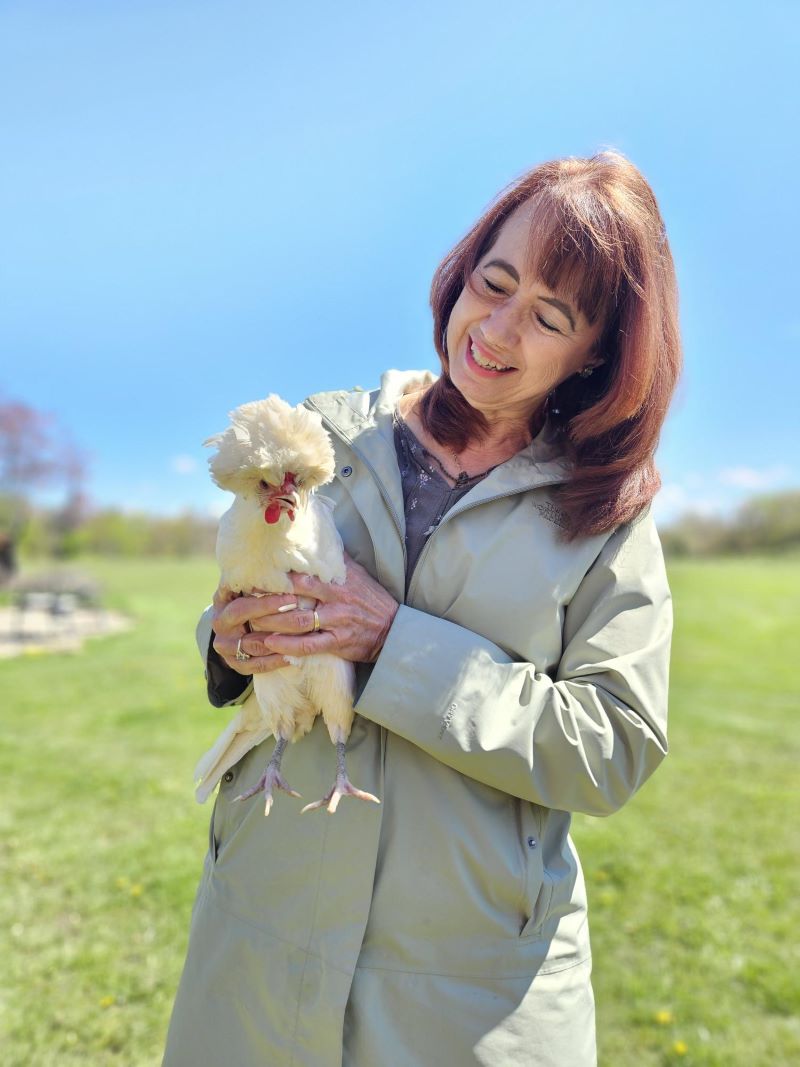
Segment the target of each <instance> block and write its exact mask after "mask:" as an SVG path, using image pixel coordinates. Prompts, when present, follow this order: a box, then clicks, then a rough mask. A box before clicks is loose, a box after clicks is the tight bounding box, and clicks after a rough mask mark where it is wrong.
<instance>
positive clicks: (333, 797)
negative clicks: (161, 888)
mask: <svg viewBox="0 0 800 1067" xmlns="http://www.w3.org/2000/svg"><path fill="white" fill-rule="evenodd" d="M230 420H231V425H230V426H229V427H228V429H226V430H225V431H224V432H223V433H220V434H217V435H216V436H214V437H210V438H209V439H208V440H207V441H206V442H204V443H205V444H206V445H211V446H215V447H216V449H217V452H216V454H215V455H214V456H212V457H211V459H210V460H209V468H210V470H211V476H212V478H213V479H214V481H215V482H216V483H217V485H218V486H220V488H221V489H226V490H230V491H231V492H232V493H234V494H235V500H234V502H233V504H232V506H231V507H230V509H229V510H228V511H227V512H226V513H225V514H224V515H223V516H222V519H221V520H220V524H219V532H218V536H217V562H218V563H219V566H220V570H221V577H220V581H221V584H222V585H223V586H227V587H228V588H229V589H231V590H232V591H233V592H234V593H240V594H245V595H249V594H253V593H256V594H258V593H263V592H265V591H267V592H270V593H287V592H288V593H291V592H292V584H291V581H290V579H289V577H288V572H289V571H297V572H299V573H301V574H311V575H315V576H317V577H318V578H320V579H321V580H322V581H324V582H336V583H342V582H344V580H345V563H344V550H343V546H342V540H341V537H340V536H339V532H338V530H337V529H336V526H335V525H334V521H333V506H334V505H333V501H331V500H329V499H328V498H327V497H324V496H321V495H319V494H317V493H316V492H315V490H316V489H317V488H318V487H319V486H321V485H324V484H325V483H326V482H329V481H330V480H331V478H332V477H333V472H334V453H333V446H332V444H331V441H330V438H329V436H328V434H327V432H326V430H325V429H324V427H323V425H322V420H321V418H320V416H319V415H318V414H317V413H316V412H313V411H310V410H309V409H307V408H305V407H303V406H302V405H298V406H297V407H294V408H293V407H291V406H290V405H289V404H287V403H286V402H285V401H284V400H281V399H280V397H278V396H275V395H272V396H269V397H267V399H266V400H257V401H254V402H252V403H249V404H243V405H242V406H241V407H239V408H237V409H236V410H235V411H233V412H231V413H230ZM297 600H298V606H299V607H300V608H304V609H306V610H308V609H311V608H315V607H316V601H314V600H309V599H308V598H303V597H298V598H297ZM354 677H355V672H354V667H353V664H352V663H350V662H348V661H347V660H344V659H341V658H340V657H339V656H335V655H332V654H328V653H324V654H317V655H310V656H303V657H298V658H296V659H290V661H289V663H288V664H287V666H285V667H281V668H280V669H278V670H275V671H270V672H267V673H256V674H255V675H254V678H253V683H254V692H255V700H254V699H253V698H252V697H251V698H250V699H248V700H247V701H246V702H245V703H244V704H243V705H242V706H241V708H240V709H239V710H238V712H237V714H236V716H235V717H234V718H233V720H232V721H231V722H230V723H229V725H228V727H227V728H226V729H225V731H224V732H223V733H222V734H221V736H220V737H219V738H218V739H217V741H216V743H215V744H214V745H213V747H212V748H211V749H210V750H209V751H208V752H207V753H206V754H205V755H204V756H203V757H202V758H201V759H200V762H199V763H198V764H197V767H196V769H195V781H196V782H198V783H199V784H198V786H197V790H196V793H195V795H196V797H197V800H198V801H199V802H200V803H203V801H205V800H206V798H207V797H208V796H209V795H210V793H211V792H212V791H213V789H214V787H215V786H216V785H217V783H218V782H219V780H220V779H221V778H222V776H223V774H225V772H226V771H227V770H228V769H229V768H230V767H232V766H233V765H234V764H235V763H237V762H238V761H239V760H240V759H241V758H242V756H244V755H245V753H247V752H249V751H250V749H251V748H253V747H254V746H255V745H258V744H260V743H261V742H262V741H264V740H266V738H268V737H269V736H270V735H271V734H272V735H274V737H275V742H276V743H275V748H274V750H273V753H272V757H271V759H270V761H269V763H268V764H267V767H266V770H265V771H264V774H263V775H262V776H261V778H260V779H259V781H258V782H257V783H256V785H255V786H253V788H252V789H249V790H248V791H247V792H245V793H243V794H242V795H241V796H240V797H237V798H236V799H237V800H245V799H247V798H248V797H251V796H254V795H255V794H257V793H261V792H263V794H264V798H265V805H264V814H265V815H269V812H270V809H271V807H272V803H273V795H272V794H273V790H274V789H276V788H278V789H282V790H284V791H285V792H287V793H289V794H291V795H292V796H295V797H297V796H299V795H300V794H299V793H296V792H295V791H294V790H293V789H291V788H290V786H289V784H288V783H287V782H286V780H285V779H284V777H283V775H282V773H281V760H282V758H283V753H284V750H285V748H286V745H287V744H288V743H289V742H290V741H297V740H298V738H300V737H302V736H303V735H304V734H306V733H308V731H309V730H310V729H311V727H312V726H313V724H314V720H315V718H316V716H317V715H318V714H320V712H321V713H322V717H323V720H324V722H325V725H326V726H327V728H328V733H329V734H330V738H331V741H332V742H333V743H334V744H335V745H336V751H337V770H336V778H335V781H334V784H333V786H332V788H331V789H330V790H329V792H328V793H327V794H326V795H325V796H324V797H323V798H322V799H321V800H318V801H316V802H315V803H313V804H307V805H306V807H304V808H303V812H306V811H311V810H314V809H316V808H321V807H326V808H327V810H328V811H329V812H330V813H331V814H332V813H333V812H335V811H336V808H337V806H338V803H339V800H340V799H341V797H343V796H354V797H358V798H359V799H361V800H371V801H374V802H375V803H376V804H378V803H380V801H379V800H378V798H377V797H375V796H373V795H372V794H371V793H365V792H363V791H362V790H360V789H356V788H355V786H353V785H352V783H351V782H350V779H349V778H348V776H347V770H346V767H345V747H346V743H347V739H348V737H349V736H350V728H351V726H352V723H353V717H354V714H355V712H354V710H353V693H354Z"/></svg>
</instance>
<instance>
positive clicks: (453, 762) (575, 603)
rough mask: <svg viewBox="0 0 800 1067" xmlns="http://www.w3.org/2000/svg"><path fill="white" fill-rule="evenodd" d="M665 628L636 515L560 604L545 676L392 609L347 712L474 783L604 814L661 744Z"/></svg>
mask: <svg viewBox="0 0 800 1067" xmlns="http://www.w3.org/2000/svg"><path fill="white" fill-rule="evenodd" d="M671 632H672V605H671V598H670V592H669V587H668V585H667V579H666V573H665V569H664V561H663V556H662V553H661V546H660V544H659V540H658V535H657V534H656V531H655V526H654V524H653V522H652V519H651V518H650V517H649V515H648V516H645V517H644V518H641V519H638V520H636V521H635V522H634V523H632V524H629V525H627V526H623V527H620V529H618V530H617V531H615V533H614V534H613V535H612V536H611V537H610V538H609V540H608V541H607V542H606V545H605V546H604V548H603V550H602V551H601V553H600V555H599V556H598V557H597V559H596V560H595V562H594V564H593V565H592V567H591V568H590V570H589V571H588V572H587V573H586V575H585V577H584V579H583V580H582V582H581V584H580V586H579V587H578V589H577V591H576V592H575V594H574V596H573V598H572V600H571V602H570V603H569V605H568V606H567V608H566V611H565V617H564V626H563V653H562V656H561V660H560V662H559V664H558V667H557V670H556V671H555V672H554V673H553V676H552V677H551V676H550V675H549V674H546V673H542V672H541V671H539V670H537V667H536V664H534V663H525V662H515V661H513V660H512V659H511V658H510V657H509V656H508V655H507V653H506V652H504V651H503V650H502V649H501V648H500V647H498V646H497V645H495V644H493V643H492V642H491V641H489V640H487V639H486V638H484V637H482V636H480V635H478V634H476V633H473V632H472V631H471V630H467V629H465V628H463V627H462V626H459V625H457V624H456V623H453V622H449V621H448V620H446V619H441V618H437V617H436V616H433V615H428V614H426V613H424V612H421V611H418V610H416V609H414V608H410V607H408V606H407V605H403V606H401V608H400V610H399V611H398V613H397V616H396V618H395V621H394V623H393V625H392V627H391V630H390V631H389V635H388V639H387V641H386V643H385V645H384V647H383V649H382V651H381V654H380V655H379V657H378V660H377V662H376V664H375V666H374V669H373V671H372V674H371V675H370V677H369V679H368V681H367V684H366V686H365V688H364V691H363V692H362V694H361V697H360V699H359V701H358V704H357V706H356V710H357V711H358V712H359V713H360V714H361V715H364V716H365V717H366V718H368V719H371V720H372V721H373V722H376V723H378V724H380V725H381V726H384V727H386V728H387V729H389V730H392V731H393V732H394V733H397V734H399V735H400V736H401V737H404V738H406V739H407V740H408V741H411V742H412V743H413V744H415V745H417V746H419V748H421V749H423V751H425V752H427V753H428V754H429V755H431V756H433V757H434V758H436V759H437V760H440V761H441V762H442V763H445V764H447V765H448V766H449V767H452V768H454V769H455V770H457V771H460V772H461V773H462V774H465V775H468V776H469V777H471V778H475V779H477V780H478V781H480V782H483V783H485V784H486V785H489V786H493V787H494V788H496V789H500V790H502V791H504V792H506V793H511V794H513V795H515V796H518V797H521V798H523V799H525V800H529V801H533V802H534V803H536V804H541V805H544V806H546V807H549V808H557V809H561V810H565V811H581V812H586V813H588V814H591V815H608V814H611V813H612V812H613V811H616V810H617V809H618V808H620V807H621V806H622V805H623V804H624V803H625V801H626V800H627V799H628V798H629V797H630V796H631V795H632V794H633V793H634V792H635V791H636V790H637V789H638V788H639V786H640V785H641V784H642V783H643V782H644V781H645V780H646V779H647V778H648V777H649V776H650V775H651V774H652V772H653V771H654V770H655V768H656V767H657V766H658V764H659V763H660V762H661V760H662V759H663V758H664V756H665V755H666V753H667V740H666V718H667V686H668V673H669V649H670V638H671Z"/></svg>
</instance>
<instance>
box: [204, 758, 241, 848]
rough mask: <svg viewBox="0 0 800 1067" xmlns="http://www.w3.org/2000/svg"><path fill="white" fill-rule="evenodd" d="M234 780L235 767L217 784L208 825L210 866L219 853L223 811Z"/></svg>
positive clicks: (221, 838) (223, 823) (223, 819)
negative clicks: (217, 788)
mask: <svg viewBox="0 0 800 1067" xmlns="http://www.w3.org/2000/svg"><path fill="white" fill-rule="evenodd" d="M235 778H236V768H235V767H234V768H231V769H230V770H229V771H226V772H225V774H223V776H222V780H221V781H220V783H219V790H218V791H217V795H216V796H215V797H214V807H213V809H212V811H211V819H210V820H209V823H208V854H209V856H210V857H211V864H212V866H214V865H216V862H217V859H218V857H219V851H220V848H221V846H222V843H223V831H224V825H225V811H226V809H227V807H228V804H229V803H230V801H229V800H228V796H229V791H230V789H231V788H232V783H233V782H234V780H235Z"/></svg>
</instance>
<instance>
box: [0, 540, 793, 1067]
mask: <svg viewBox="0 0 800 1067" xmlns="http://www.w3.org/2000/svg"><path fill="white" fill-rule="evenodd" d="M92 570H93V571H94V572H95V573H96V574H98V576H99V577H101V579H102V580H103V581H104V582H105V584H106V588H107V591H108V600H109V602H110V603H111V604H112V605H113V606H117V607H120V608H122V609H123V610H126V611H128V612H129V613H131V614H133V615H134V616H135V617H136V619H137V620H138V625H137V627H136V628H135V629H134V630H132V631H131V632H129V633H126V634H122V635H119V636H116V637H111V638H107V639H104V640H98V641H94V642H90V643H89V644H88V646H87V647H86V649H85V650H84V652H83V653H81V654H79V655H59V656H37V657H32V656H28V657H23V658H21V659H18V660H14V661H5V662H2V663H0V691H2V694H3V697H2V699H3V717H2V727H0V760H1V761H2V762H0V766H1V767H2V769H3V772H4V773H3V777H4V787H5V790H4V795H5V798H6V799H5V804H4V806H3V808H2V809H1V810H0V831H2V840H3V848H2V853H0V854H1V855H2V883H1V884H0V894H2V895H1V896H0V910H2V913H3V924H2V930H3V934H2V936H3V937H4V938H5V942H6V943H5V944H3V946H2V947H3V960H4V967H3V969H2V976H1V977H0V983H1V984H2V986H3V995H2V1001H0V1046H1V1047H2V1049H3V1052H2V1063H3V1065H4V1067H22V1065H24V1067H40V1065H48V1067H49V1065H51V1064H52V1065H54V1067H55V1065H57V1067H61V1065H65V1067H69V1065H71V1064H78V1063H81V1064H87V1063H88V1064H91V1065H92V1067H94V1065H106V1064H114V1065H126V1067H127V1065H131V1067H140V1065H142V1067H149V1065H155V1064H158V1063H159V1062H160V1057H161V1050H162V1045H163V1039H164V1033H165V1029H166V1024H167V1020H168V1017H169V1011H170V1007H171V1002H172V997H173V995H174V991H175V986H176V984H177V980H178V975H179V972H180V968H181V965H182V962H183V954H184V950H185V946H186V937H187V933H188V919H189V912H190V908H191V902H192V899H193V896H194V890H195V886H196V883H197V879H198V876H199V872H200V865H201V862H202V857H203V853H204V852H205V847H206V829H207V821H208V815H209V810H208V808H207V807H205V808H201V807H199V806H198V805H196V804H195V803H194V800H193V797H192V791H191V771H192V767H193V764H194V758H195V757H196V756H197V754H198V753H199V752H201V751H203V749H204V748H205V747H207V745H208V744H209V743H210V742H211V740H212V739H213V737H214V736H215V734H216V732H217V729H218V726H219V723H220V721H221V720H220V719H219V717H218V715H219V713H215V712H213V711H212V710H211V709H209V708H208V706H207V705H206V703H205V698H204V693H203V687H202V676H201V675H200V673H199V670H200V665H199V660H198V659H197V654H196V651H195V649H194V642H193V628H194V622H195V620H196V617H197V615H198V613H199V611H200V609H201V608H202V607H203V605H204V603H205V601H206V599H207V597H208V595H209V592H210V590H211V589H212V588H213V585H214V584H215V574H216V571H215V567H214V564H213V562H211V561H205V560H203V561H188V562H180V563H176V562H162V561H148V562H125V563H117V562H114V563H111V562H101V563H96V564H93V565H92ZM671 577H672V584H673V591H674V594H675V601H676V617H677V630H676V640H675V647H674V654H673V697H672V707H671V716H672V726H671V744H672V754H671V755H670V757H669V759H668V760H667V761H666V763H665V764H664V766H663V767H662V768H661V769H660V770H659V772H658V773H657V774H656V776H655V778H654V779H653V780H652V782H650V783H648V784H647V785H646V786H645V787H644V789H643V790H642V792H641V793H640V794H639V796H637V797H636V798H635V799H634V800H633V801H632V802H631V804H630V805H629V806H628V807H627V808H626V809H624V810H623V811H622V812H620V813H618V814H617V815H615V816H614V817H613V818H611V819H607V820H603V819H588V818H578V819H576V825H575V838H576V841H577V843H578V846H579V849H580V852H581V856H582V859H583V863H584V868H585V872H586V879H587V883H588V886H589V895H590V907H591V915H592V939H593V946H594V954H595V992H596V996H597V1002H598V1024H599V1036H600V1056H601V1059H600V1062H601V1064H602V1065H603V1067H656V1065H658V1067H661V1065H667V1064H673V1063H680V1064H686V1065H695V1064H696V1065H712V1064H714V1065H723V1064H724V1065H725V1067H731V1065H734V1067H735V1065H742V1067H744V1065H747V1067H753V1065H762V1064H763V1065H765V1067H766V1065H770V1067H771V1065H783V1064H789V1063H794V1062H800V1023H798V1018H799V1017H800V1011H799V1010H798V1009H800V1003H798V1001H799V1000H800V995H799V987H800V984H799V983H798V982H797V979H796V975H797V973H798V972H799V971H800V960H799V959H798V952H797V949H796V948H795V947H793V946H794V945H795V944H796V941H797V938H796V927H797V923H798V908H797V906H796V901H797V899H798V890H799V889H800V886H799V885H798V882H799V881H800V878H799V877H798V870H797V861H796V857H797V856H798V854H800V839H799V838H800V832H799V831H798V828H797V820H796V811H795V810H793V809H794V808H795V805H796V797H797V777H798V776H797V766H798V755H799V754H800V753H799V752H798V749H800V734H799V731H798V726H797V711H798V710H799V709H800V686H799V685H798V681H797V675H796V673H795V659H796V658H797V657H798V653H797V649H799V648H800V619H799V618H798V612H797V605H798V604H800V562H798V561H786V560H784V561H778V560H768V561H758V560H732V561H731V560H725V561H712V562H702V563H698V562H685V563H683V562H682V563H676V564H673V566H672V567H671ZM222 714H223V716H225V713H222ZM225 717H226V716H225ZM199 1067H200V1065H199ZM232 1067H236V1065H232ZM376 1067H382V1065H376ZM386 1067H391V1064H387V1065H386ZM565 1067H569V1065H565Z"/></svg>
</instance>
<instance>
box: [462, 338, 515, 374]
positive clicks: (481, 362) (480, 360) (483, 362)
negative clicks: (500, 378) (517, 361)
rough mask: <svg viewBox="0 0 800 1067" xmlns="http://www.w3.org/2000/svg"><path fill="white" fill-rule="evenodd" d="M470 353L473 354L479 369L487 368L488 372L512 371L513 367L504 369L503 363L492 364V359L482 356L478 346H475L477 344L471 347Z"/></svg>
mask: <svg viewBox="0 0 800 1067" xmlns="http://www.w3.org/2000/svg"><path fill="white" fill-rule="evenodd" d="M470 352H471V353H472V358H473V359H474V360H475V362H476V363H477V364H478V366H479V367H485V368H486V370H511V369H512V368H511V367H504V366H503V364H502V363H492V361H491V360H490V359H487V358H486V357H485V356H482V355H481V353H480V351H479V350H478V347H477V345H475V344H472V345H471V346H470Z"/></svg>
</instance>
